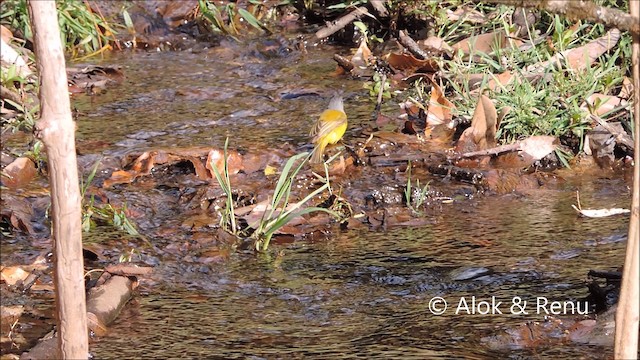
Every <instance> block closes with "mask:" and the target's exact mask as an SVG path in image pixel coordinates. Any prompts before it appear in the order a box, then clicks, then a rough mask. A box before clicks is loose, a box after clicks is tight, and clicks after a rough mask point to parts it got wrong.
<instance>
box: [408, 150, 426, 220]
mask: <svg viewBox="0 0 640 360" xmlns="http://www.w3.org/2000/svg"><path fill="white" fill-rule="evenodd" d="M428 194H429V183H428V182H427V184H426V185H424V186H420V179H416V182H415V185H414V184H413V181H412V180H411V161H409V163H408V165H407V186H406V187H405V189H404V200H405V203H406V204H407V207H409V209H411V211H413V212H414V213H416V214H421V213H422V211H421V209H422V207H423V206H424V204H425V201H426V200H427V197H428Z"/></svg>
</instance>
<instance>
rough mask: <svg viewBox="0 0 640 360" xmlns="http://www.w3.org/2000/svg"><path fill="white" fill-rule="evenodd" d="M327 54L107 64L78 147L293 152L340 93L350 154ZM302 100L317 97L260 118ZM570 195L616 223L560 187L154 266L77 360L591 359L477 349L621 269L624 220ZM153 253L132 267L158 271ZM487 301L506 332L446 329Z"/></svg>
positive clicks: (603, 198)
mask: <svg viewBox="0 0 640 360" xmlns="http://www.w3.org/2000/svg"><path fill="white" fill-rule="evenodd" d="M334 50H335V49H324V50H322V51H316V50H311V51H310V52H309V53H308V54H306V55H305V56H304V57H295V58H294V57H293V56H275V57H271V58H268V57H265V56H262V55H261V53H260V52H258V51H255V50H251V51H249V50H240V49H233V48H232V49H231V51H232V52H233V51H235V52H236V53H235V54H234V56H232V57H225V56H223V55H221V53H219V52H215V51H214V50H201V51H199V52H194V53H190V52H182V53H133V54H120V55H114V57H113V58H112V59H109V60H108V63H113V64H118V65H122V66H123V70H124V72H125V75H126V76H127V80H126V81H125V83H124V84H122V85H120V86H119V87H117V88H114V89H110V90H109V91H107V92H106V93H105V94H103V95H101V96H98V97H95V98H94V99H91V100H89V99H87V98H80V99H77V100H76V102H75V106H76V107H77V108H78V110H79V111H80V112H82V113H84V114H86V116H84V117H82V118H81V119H80V120H79V121H78V139H79V141H80V142H81V143H82V142H83V141H85V142H90V141H95V140H108V141H109V142H110V145H109V147H108V149H107V150H105V151H104V153H105V154H107V155H110V156H121V155H123V154H125V153H127V152H129V151H132V150H138V151H141V150H145V149H148V148H150V147H156V146H166V147H170V146H182V147H188V146H216V147H218V148H219V147H220V146H221V145H222V143H223V142H224V138H225V137H227V136H231V147H232V148H240V149H243V150H245V151H247V152H249V151H265V150H267V151H269V150H268V149H270V148H272V147H277V146H282V144H283V143H290V144H292V145H293V146H296V147H304V144H306V143H307V142H308V138H307V133H308V129H309V128H310V126H311V123H312V120H313V118H314V117H315V116H317V114H318V113H319V112H320V111H321V110H322V109H323V107H324V106H325V105H326V99H327V96H330V95H327V94H330V90H332V89H341V90H342V91H345V92H346V96H347V98H348V101H347V106H348V107H349V110H348V111H347V112H348V113H349V116H350V121H351V123H350V130H349V131H348V132H347V135H346V138H349V136H352V134H354V133H356V132H357V131H358V129H359V128H360V127H362V126H365V125H366V123H367V121H369V120H370V114H371V111H372V105H371V102H370V101H369V99H368V98H367V97H366V94H365V92H366V91H365V90H362V89H361V86H362V82H361V81H350V80H345V79H339V78H334V77H332V76H331V72H332V71H333V69H334V64H333V63H332V61H331V55H332V54H333V51H334ZM300 89H316V90H317V91H318V92H320V93H321V94H322V95H323V96H322V97H319V96H302V97H298V98H294V99H287V96H284V98H283V99H281V100H279V101H273V100H272V99H274V98H280V97H283V96H282V94H286V93H294V92H296V91H299V90H300ZM370 185H371V186H372V187H375V186H377V185H379V184H375V183H374V181H373V180H372V183H371V184H370ZM575 190H580V191H581V197H582V202H583V203H584V204H589V207H593V208H600V207H626V206H628V205H627V204H628V199H629V190H628V182H625V181H624V180H623V179H622V178H620V177H615V176H614V177H613V178H606V177H605V176H604V175H602V176H601V177H593V176H591V177H582V178H581V177H574V178H573V179H572V180H570V181H567V182H566V183H565V184H564V185H562V186H561V187H560V188H559V189H558V188H554V189H545V190H538V191H535V192H532V193H530V194H526V195H516V194H509V195H501V196H477V197H475V198H473V197H472V198H470V199H467V200H465V201H461V202H456V203H454V204H451V205H445V206H443V208H442V210H441V211H437V212H435V214H434V215H430V216H432V217H433V219H431V221H430V222H429V224H428V225H423V226H420V227H404V228H402V227H400V228H391V229H388V230H386V231H369V230H363V229H358V230H347V231H340V230H338V229H334V231H333V232H332V233H331V234H330V235H329V236H328V237H327V238H326V239H320V240H308V241H296V242H294V243H291V244H287V245H279V246H277V248H278V249H281V250H284V254H283V255H282V256H281V257H280V258H278V259H274V258H271V259H268V258H266V257H261V256H258V257H256V256H254V255H249V254H243V253H236V254H233V255H231V257H230V258H229V259H228V260H226V261H223V262H213V263H202V262H201V261H198V260H197V259H196V258H193V257H189V256H185V257H183V258H180V257H173V258H172V257H167V258H161V259H160V260H159V261H158V265H157V267H156V273H155V275H154V276H153V281H143V282H142V285H141V288H140V294H139V295H138V296H136V297H135V299H134V300H133V301H132V302H131V303H129V304H128V306H127V307H126V309H125V310H124V312H123V313H122V314H121V316H120V317H119V318H118V319H117V321H116V323H115V324H113V325H112V326H111V327H110V329H109V332H108V334H106V335H105V336H101V337H98V338H97V339H94V340H93V342H92V345H91V351H92V353H93V354H94V355H95V356H96V357H97V358H99V359H107V358H232V357H243V358H245V357H248V358H285V359H286V358H301V357H313V358H356V357H358V358H376V357H385V358H386V357H397V358H420V359H426V358H438V357H440V358H503V357H506V358H513V359H519V358H522V357H523V356H524V357H533V358H548V357H551V358H556V359H562V358H564V359H574V358H579V357H583V358H600V357H601V356H602V354H603V351H608V352H610V351H611V349H601V348H597V347H593V346H587V345H580V344H572V343H569V344H564V345H554V346H541V347H539V348H536V349H534V350H515V349H514V350H510V351H505V350H500V351H496V350H491V349H490V348H489V347H488V346H487V345H486V344H485V342H484V341H483V340H482V339H483V337H486V336H492V335H495V334H498V333H503V332H504V331H505V329H507V328H509V327H514V326H517V325H519V324H522V323H524V322H526V321H528V320H535V321H544V314H537V313H536V311H535V308H534V307H533V305H532V303H531V302H535V301H536V298H537V297H544V298H546V299H548V300H549V301H571V302H575V301H578V300H580V299H582V298H584V297H585V296H586V295H587V287H586V282H585V280H586V274H587V272H588V271H589V270H591V269H600V270H615V269H616V268H618V267H619V266H621V265H622V262H623V258H624V248H625V243H626V241H625V240H626V231H627V230H626V229H627V224H628V217H626V216H619V217H612V218H604V219H595V220H594V219H581V218H578V217H577V216H576V214H575V212H574V210H573V209H571V204H573V203H575V194H574V191H575ZM173 216H174V217H177V218H179V217H180V214H174V215H173ZM159 221H163V220H159ZM165 226H166V225H165ZM143 230H144V229H143ZM147 230H149V229H147ZM150 240H151V241H152V242H154V241H155V240H154V239H153V238H150ZM168 245H169V244H167V243H166V241H165V242H164V243H156V245H155V246H156V247H157V248H161V247H164V246H168ZM150 252H152V250H149V249H147V250H144V251H143V257H145V256H150V257H153V256H157V255H156V254H153V253H150ZM465 272H466V273H476V274H477V276H464V275H461V274H464V273H465ZM469 277H471V279H467V278H469ZM465 279H467V280H465ZM492 296H493V297H495V299H496V301H502V302H503V304H502V305H501V306H500V307H499V309H500V310H501V311H502V312H503V314H494V315H490V314H486V315H481V314H475V315H473V314H467V313H465V312H459V313H458V314H456V308H457V307H458V304H460V301H461V298H463V297H464V298H465V299H468V300H469V301H471V299H472V297H476V299H477V300H478V301H481V300H485V301H491V297H492ZM434 297H441V298H443V299H444V300H445V301H446V302H447V303H448V305H449V307H448V308H447V310H446V311H445V312H444V314H442V315H439V316H437V315H434V314H433V313H432V312H431V311H430V308H429V303H430V301H431V300H432V299H433V298H434ZM515 297H520V298H521V299H522V300H525V301H528V302H529V304H530V305H529V306H530V307H527V310H529V314H528V315H524V314H511V313H510V306H511V304H512V300H513V299H514V298H515ZM573 317H574V318H580V316H579V315H576V316H573Z"/></svg>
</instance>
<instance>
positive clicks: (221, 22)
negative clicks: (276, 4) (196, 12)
mask: <svg viewBox="0 0 640 360" xmlns="http://www.w3.org/2000/svg"><path fill="white" fill-rule="evenodd" d="M249 3H250V4H249V6H247V8H251V10H252V11H249V10H247V9H244V8H241V7H239V6H237V5H236V3H234V2H228V3H225V4H223V5H217V4H216V3H215V2H214V1H211V0H198V4H199V8H200V15H201V18H202V19H203V20H204V21H205V22H206V23H207V24H208V25H209V26H210V28H211V30H212V31H213V32H214V33H222V34H225V35H231V36H236V35H240V34H241V33H242V32H246V31H247V30H248V29H247V27H246V26H245V25H244V24H243V22H246V23H247V24H249V25H250V26H251V27H253V28H254V29H256V30H259V31H260V32H263V31H266V32H269V31H268V30H267V28H266V27H265V26H264V25H263V24H262V23H261V22H260V20H258V19H257V18H256V14H257V13H259V12H260V11H261V8H262V7H263V6H264V5H263V4H262V3H261V2H260V1H249Z"/></svg>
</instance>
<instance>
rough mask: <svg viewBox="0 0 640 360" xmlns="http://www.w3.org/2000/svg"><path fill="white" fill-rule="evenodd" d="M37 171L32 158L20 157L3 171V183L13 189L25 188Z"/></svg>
mask: <svg viewBox="0 0 640 360" xmlns="http://www.w3.org/2000/svg"><path fill="white" fill-rule="evenodd" d="M36 173H37V171H36V165H35V164H34V163H33V161H31V159H29V158H26V157H19V158H17V159H15V160H13V162H12V163H11V164H9V165H7V167H5V168H4V170H3V171H2V184H3V185H5V186H6V187H8V188H11V189H18V188H23V187H24V186H25V185H27V184H28V183H29V182H30V181H31V180H32V179H33V178H34V177H35V176H36Z"/></svg>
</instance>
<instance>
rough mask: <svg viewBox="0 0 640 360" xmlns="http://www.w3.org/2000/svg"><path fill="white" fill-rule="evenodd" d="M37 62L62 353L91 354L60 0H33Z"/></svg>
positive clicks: (39, 124)
mask: <svg viewBox="0 0 640 360" xmlns="http://www.w3.org/2000/svg"><path fill="white" fill-rule="evenodd" d="M28 5H29V17H30V19H31V25H32V28H33V38H34V47H35V55H36V65H37V68H38V74H39V76H40V120H39V121H38V122H37V124H36V126H35V134H36V136H37V137H38V138H39V139H41V140H42V142H43V143H44V145H45V147H46V150H47V158H48V166H49V174H50V175H49V184H50V187H51V209H52V212H51V214H52V219H53V222H52V235H53V239H54V244H55V245H54V256H55V270H54V272H55V276H54V284H55V294H56V307H57V310H58V351H59V353H58V354H57V358H61V359H86V358H87V357H88V355H89V346H88V334H87V311H86V300H85V289H84V264H83V258H82V228H81V218H82V210H81V203H80V200H81V199H80V188H79V183H78V165H77V161H76V147H75V125H74V123H73V119H72V117H71V107H70V100H69V90H68V87H67V86H68V85H67V73H66V67H65V59H64V53H63V49H62V43H61V40H60V28H59V26H58V16H57V12H56V4H55V1H52V0H47V1H42V0H29V2H28Z"/></svg>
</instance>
